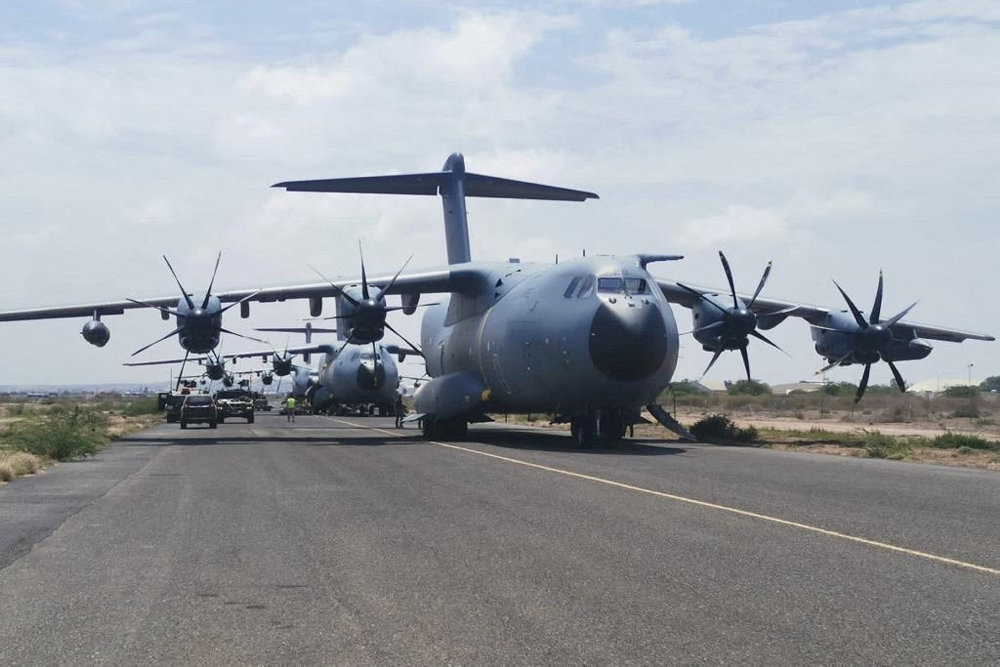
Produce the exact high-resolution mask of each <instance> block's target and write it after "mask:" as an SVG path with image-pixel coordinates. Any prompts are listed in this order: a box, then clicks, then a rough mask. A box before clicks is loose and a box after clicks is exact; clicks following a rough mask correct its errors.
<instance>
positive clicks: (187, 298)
mask: <svg viewBox="0 0 1000 667" xmlns="http://www.w3.org/2000/svg"><path fill="white" fill-rule="evenodd" d="M163 261H164V262H166V263H167V268H168V269H170V273H171V274H172V275H173V276H174V281H176V283H177V286H178V287H179V288H180V289H181V295H182V296H183V297H184V300H185V301H187V305H188V308H190V309H191V310H194V301H192V300H191V295H189V294H188V292H187V290H186V289H184V285H181V279H180V278H178V277H177V272H176V271H174V267H172V266H170V260H169V259H167V256H166V255H163Z"/></svg>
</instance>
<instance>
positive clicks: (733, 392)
mask: <svg viewBox="0 0 1000 667" xmlns="http://www.w3.org/2000/svg"><path fill="white" fill-rule="evenodd" d="M726 392H727V393H728V394H729V395H730V396H739V395H741V394H749V395H751V396H762V395H764V394H770V393H771V385H769V384H767V383H766V382H758V381H756V380H740V381H739V382H734V383H732V384H731V385H729V386H728V387H727V388H726Z"/></svg>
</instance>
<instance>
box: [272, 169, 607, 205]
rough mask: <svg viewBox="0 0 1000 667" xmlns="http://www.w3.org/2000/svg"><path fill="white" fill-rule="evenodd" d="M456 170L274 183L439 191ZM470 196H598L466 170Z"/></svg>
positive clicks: (299, 187) (298, 187)
mask: <svg viewBox="0 0 1000 667" xmlns="http://www.w3.org/2000/svg"><path fill="white" fill-rule="evenodd" d="M452 178H453V172H451V171H437V172H431V173H427V174H400V175H396V176H363V177H360V178H327V179H320V180H314V181H285V182H283V183H276V184H275V185H273V186H271V187H275V188H285V189H286V190H288V191H289V192H355V193H361V194H387V195H436V194H440V193H441V188H442V187H445V186H447V185H448V184H449V183H451V182H452ZM463 180H464V184H465V196H466V197H502V198H506V199H550V200H559V201H584V200H587V199H597V198H598V197H597V195H596V194H594V193H593V192H585V191H583V190H571V189H570V188H559V187H555V186H552V185H541V184H539V183H528V182H526V181H514V180H511V179H509V178H497V177H496V176H483V175H482V174H472V173H468V172H466V173H465V174H464V179H463Z"/></svg>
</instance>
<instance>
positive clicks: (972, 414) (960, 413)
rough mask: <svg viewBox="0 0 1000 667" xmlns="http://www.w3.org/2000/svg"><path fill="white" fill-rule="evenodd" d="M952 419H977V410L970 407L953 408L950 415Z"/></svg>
mask: <svg viewBox="0 0 1000 667" xmlns="http://www.w3.org/2000/svg"><path fill="white" fill-rule="evenodd" d="M951 416H952V417H955V418H962V419H975V418H977V417H979V408H977V407H976V406H974V405H972V406H969V405H965V406H962V407H959V408H955V411H954V412H952V413H951Z"/></svg>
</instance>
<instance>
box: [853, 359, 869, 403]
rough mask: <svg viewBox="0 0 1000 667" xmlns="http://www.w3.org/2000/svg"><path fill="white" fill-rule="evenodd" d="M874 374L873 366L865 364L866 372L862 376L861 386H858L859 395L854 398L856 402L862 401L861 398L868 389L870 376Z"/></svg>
mask: <svg viewBox="0 0 1000 667" xmlns="http://www.w3.org/2000/svg"><path fill="white" fill-rule="evenodd" d="M871 372H872V365H871V364H865V372H864V373H862V374H861V384H859V385H858V393H857V395H855V397H854V402H855V403H857V402H858V401H860V400H861V397H862V396H864V395H865V389H867V388H868V375H869V374H870V373H871Z"/></svg>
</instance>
